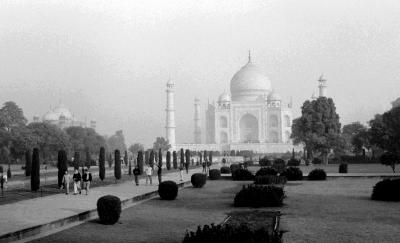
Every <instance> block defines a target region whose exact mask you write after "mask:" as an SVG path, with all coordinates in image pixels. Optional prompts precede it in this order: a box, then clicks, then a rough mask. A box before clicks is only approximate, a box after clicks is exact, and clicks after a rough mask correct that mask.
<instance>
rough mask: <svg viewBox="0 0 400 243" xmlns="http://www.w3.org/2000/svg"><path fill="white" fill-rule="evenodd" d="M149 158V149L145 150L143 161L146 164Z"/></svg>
mask: <svg viewBox="0 0 400 243" xmlns="http://www.w3.org/2000/svg"><path fill="white" fill-rule="evenodd" d="M149 160H150V150H146V152H145V153H144V162H145V163H146V165H148V164H149Z"/></svg>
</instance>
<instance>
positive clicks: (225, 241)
mask: <svg viewBox="0 0 400 243" xmlns="http://www.w3.org/2000/svg"><path fill="white" fill-rule="evenodd" d="M182 242H183V243H200V242H219V243H232V242H233V243H235V242H254V243H261V242H269V243H281V242H282V234H280V233H279V232H274V231H272V232H271V231H270V230H268V229H267V228H265V227H263V228H260V229H257V230H254V229H251V228H249V227H248V226H247V225H245V224H242V225H241V226H239V227H233V226H231V225H229V224H225V225H223V226H222V225H217V226H215V225H214V224H211V226H208V225H204V226H203V229H202V228H201V227H200V226H198V227H197V230H196V232H193V231H191V232H190V233H189V232H188V231H186V234H185V238H184V239H183V241H182Z"/></svg>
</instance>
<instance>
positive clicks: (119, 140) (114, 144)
mask: <svg viewBox="0 0 400 243" xmlns="http://www.w3.org/2000/svg"><path fill="white" fill-rule="evenodd" d="M107 147H108V149H109V150H110V151H114V150H116V149H118V150H119V151H125V150H126V144H125V137H124V134H123V132H122V130H118V131H116V132H115V134H114V135H112V136H111V137H109V138H108V139H107Z"/></svg>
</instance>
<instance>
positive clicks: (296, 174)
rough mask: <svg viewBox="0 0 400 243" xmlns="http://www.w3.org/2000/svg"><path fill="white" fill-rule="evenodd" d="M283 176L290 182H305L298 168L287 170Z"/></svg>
mask: <svg viewBox="0 0 400 243" xmlns="http://www.w3.org/2000/svg"><path fill="white" fill-rule="evenodd" d="M281 176H284V177H286V179H287V180H288V181H301V180H303V172H302V171H301V170H300V169H299V168H298V167H289V168H286V169H285V170H284V171H283V172H282V173H281Z"/></svg>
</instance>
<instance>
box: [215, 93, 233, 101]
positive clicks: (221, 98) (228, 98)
mask: <svg viewBox="0 0 400 243" xmlns="http://www.w3.org/2000/svg"><path fill="white" fill-rule="evenodd" d="M218 101H219V102H220V103H228V102H231V95H230V94H229V93H227V92H224V93H222V94H221V95H220V96H219V98H218Z"/></svg>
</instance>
